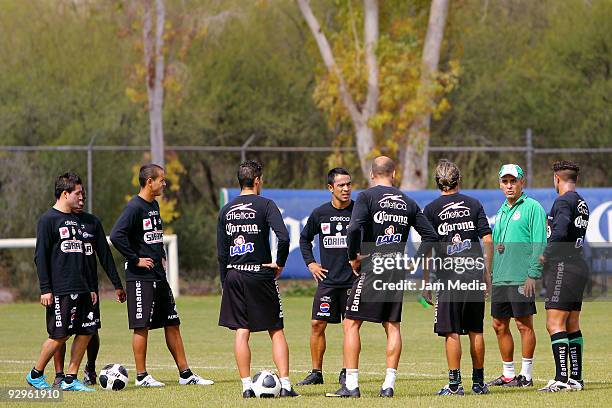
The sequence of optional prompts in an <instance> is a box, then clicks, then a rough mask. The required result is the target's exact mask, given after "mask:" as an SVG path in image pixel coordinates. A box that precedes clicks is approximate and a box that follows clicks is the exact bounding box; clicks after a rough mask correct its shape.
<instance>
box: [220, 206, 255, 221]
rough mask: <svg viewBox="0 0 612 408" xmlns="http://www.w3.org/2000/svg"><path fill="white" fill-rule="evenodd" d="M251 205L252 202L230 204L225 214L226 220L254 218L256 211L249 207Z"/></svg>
mask: <svg viewBox="0 0 612 408" xmlns="http://www.w3.org/2000/svg"><path fill="white" fill-rule="evenodd" d="M251 205H253V203H246V204H234V205H232V206H231V208H230V209H229V211H228V212H227V213H226V214H225V219H227V220H228V221H231V220H252V219H255V213H257V211H256V210H255V209H253V208H251Z"/></svg>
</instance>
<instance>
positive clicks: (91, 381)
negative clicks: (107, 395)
mask: <svg viewBox="0 0 612 408" xmlns="http://www.w3.org/2000/svg"><path fill="white" fill-rule="evenodd" d="M97 378H98V375H97V374H96V372H95V371H87V369H85V370H84V371H83V384H85V385H96V383H97V382H96V379H97Z"/></svg>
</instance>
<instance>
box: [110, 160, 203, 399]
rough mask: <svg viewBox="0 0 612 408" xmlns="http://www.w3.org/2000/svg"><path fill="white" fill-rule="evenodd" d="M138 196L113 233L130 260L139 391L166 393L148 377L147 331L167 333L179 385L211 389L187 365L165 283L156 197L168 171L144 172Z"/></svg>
mask: <svg viewBox="0 0 612 408" xmlns="http://www.w3.org/2000/svg"><path fill="white" fill-rule="evenodd" d="M138 181H139V183H140V192H139V193H138V195H136V196H134V197H133V198H132V199H131V200H130V201H129V202H128V203H127V205H126V206H125V208H124V209H123V212H122V213H121V215H120V216H119V219H118V220H117V222H116V223H115V226H114V227H113V229H112V231H111V235H110V238H111V242H112V243H113V245H114V246H115V248H117V250H118V251H119V252H121V254H122V255H123V256H124V257H125V259H126V263H125V265H126V267H125V274H126V278H125V280H126V287H127V304H128V321H129V327H130V329H132V330H134V334H133V336H132V349H133V351H134V360H135V362H136V386H139V387H163V386H164V385H165V384H164V383H162V382H160V381H158V380H156V379H155V378H153V376H152V375H150V374H149V373H147V366H146V360H147V339H148V335H149V330H153V329H158V328H160V327H163V328H164V335H165V337H166V345H167V346H168V350H170V353H171V354H172V357H173V358H174V362H175V363H176V367H177V368H178V371H179V381H178V382H179V384H180V385H191V384H195V385H210V384H213V381H211V380H206V379H204V378H202V377H200V376H199V375H197V374H194V373H193V372H192V371H191V370H190V369H189V365H188V364H187V358H186V356H185V347H184V346H183V338H182V337H181V330H180V327H179V325H180V319H179V316H178V313H177V310H176V304H175V303H174V296H173V294H172V289H171V288H170V285H169V284H168V281H167V280H166V251H165V250H164V243H163V239H164V231H163V223H162V219H161V215H160V212H159V204H158V203H157V201H156V200H155V197H159V196H161V195H162V193H163V191H164V188H165V187H166V176H165V173H164V169H163V168H162V167H160V166H158V165H156V164H147V165H144V166H142V167H141V168H140V172H139V175H138Z"/></svg>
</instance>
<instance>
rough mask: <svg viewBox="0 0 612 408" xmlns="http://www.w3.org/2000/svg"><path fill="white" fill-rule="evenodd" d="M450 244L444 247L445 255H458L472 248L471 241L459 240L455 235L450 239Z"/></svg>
mask: <svg viewBox="0 0 612 408" xmlns="http://www.w3.org/2000/svg"><path fill="white" fill-rule="evenodd" d="M451 242H452V244H451V245H448V246H447V247H446V255H453V254H458V253H459V252H463V251H465V250H466V249H470V248H472V241H470V240H469V239H465V240H463V241H462V240H461V235H459V234H455V236H454V237H453V239H452V241H451Z"/></svg>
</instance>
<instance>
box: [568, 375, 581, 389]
mask: <svg viewBox="0 0 612 408" xmlns="http://www.w3.org/2000/svg"><path fill="white" fill-rule="evenodd" d="M567 384H568V385H569V386H570V388H571V389H572V391H582V390H583V389H584V383H583V382H582V381H577V380H574V379H573V378H570V379H569V380H567Z"/></svg>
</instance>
